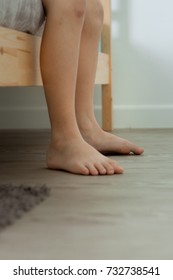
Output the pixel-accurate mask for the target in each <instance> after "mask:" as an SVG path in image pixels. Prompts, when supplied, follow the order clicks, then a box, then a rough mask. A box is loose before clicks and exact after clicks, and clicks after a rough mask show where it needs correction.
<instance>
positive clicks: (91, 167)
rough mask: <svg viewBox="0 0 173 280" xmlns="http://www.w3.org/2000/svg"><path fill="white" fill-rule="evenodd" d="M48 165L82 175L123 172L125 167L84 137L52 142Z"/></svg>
mask: <svg viewBox="0 0 173 280" xmlns="http://www.w3.org/2000/svg"><path fill="white" fill-rule="evenodd" d="M47 166H48V168H50V169H58V170H65V171H68V172H71V173H75V174H82V175H113V174H115V173H117V174H121V173H123V169H122V168H121V167H120V166H118V164H117V163H116V162H115V161H114V160H112V159H109V158H107V157H105V156H103V155H102V154H100V153H99V152H98V151H96V150H95V149H94V148H93V147H91V146H90V145H89V144H88V143H86V142H85V141H84V140H83V139H82V138H74V139H67V140H64V141H61V142H60V143H51V144H50V146H49V148H48V151H47Z"/></svg>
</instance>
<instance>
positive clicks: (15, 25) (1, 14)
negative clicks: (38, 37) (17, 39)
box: [0, 0, 45, 34]
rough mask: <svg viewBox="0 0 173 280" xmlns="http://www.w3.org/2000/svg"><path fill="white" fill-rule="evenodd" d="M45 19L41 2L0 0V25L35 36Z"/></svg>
mask: <svg viewBox="0 0 173 280" xmlns="http://www.w3.org/2000/svg"><path fill="white" fill-rule="evenodd" d="M44 19H45V16H44V9H43V6H42V1H41V0H0V25H1V26H4V27H8V28H12V29H16V30H19V31H23V32H28V33H31V34H35V33H36V32H37V31H38V29H39V28H40V27H41V25H42V24H43V22H44Z"/></svg>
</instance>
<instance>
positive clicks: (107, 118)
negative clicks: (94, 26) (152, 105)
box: [101, 0, 113, 131]
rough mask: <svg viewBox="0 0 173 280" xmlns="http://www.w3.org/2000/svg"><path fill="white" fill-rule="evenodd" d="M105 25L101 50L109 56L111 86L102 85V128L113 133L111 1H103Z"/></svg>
mask: <svg viewBox="0 0 173 280" xmlns="http://www.w3.org/2000/svg"><path fill="white" fill-rule="evenodd" d="M102 4H103V8H104V25H103V31H102V36H101V50H102V52H104V53H106V54H108V55H109V84H105V85H102V126H103V129H104V130H106V131H112V129H113V120H112V117H113V116H112V44H111V0H102Z"/></svg>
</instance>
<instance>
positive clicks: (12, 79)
mask: <svg viewBox="0 0 173 280" xmlns="http://www.w3.org/2000/svg"><path fill="white" fill-rule="evenodd" d="M40 43H41V38H40V37H37V36H31V35H29V34H25V33H22V32H18V31H15V30H11V29H7V28H3V27H0V86H34V85H35V86H39V85H42V79H41V75H40V63H39V50H40ZM108 63H109V58H108V55H106V54H103V53H100V54H99V62H98V67H97V74H96V80H95V83H96V84H107V83H108V82H109V73H108V71H109V65H108Z"/></svg>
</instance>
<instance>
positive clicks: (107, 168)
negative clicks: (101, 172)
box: [103, 161, 115, 175]
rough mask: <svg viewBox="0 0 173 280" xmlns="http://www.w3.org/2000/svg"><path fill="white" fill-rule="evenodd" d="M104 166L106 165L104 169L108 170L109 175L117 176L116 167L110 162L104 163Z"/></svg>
mask: <svg viewBox="0 0 173 280" xmlns="http://www.w3.org/2000/svg"><path fill="white" fill-rule="evenodd" d="M103 165H104V168H105V169H106V174H107V175H113V174H115V170H114V167H113V166H112V165H111V164H110V163H109V162H108V161H106V162H104V163H103Z"/></svg>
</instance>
